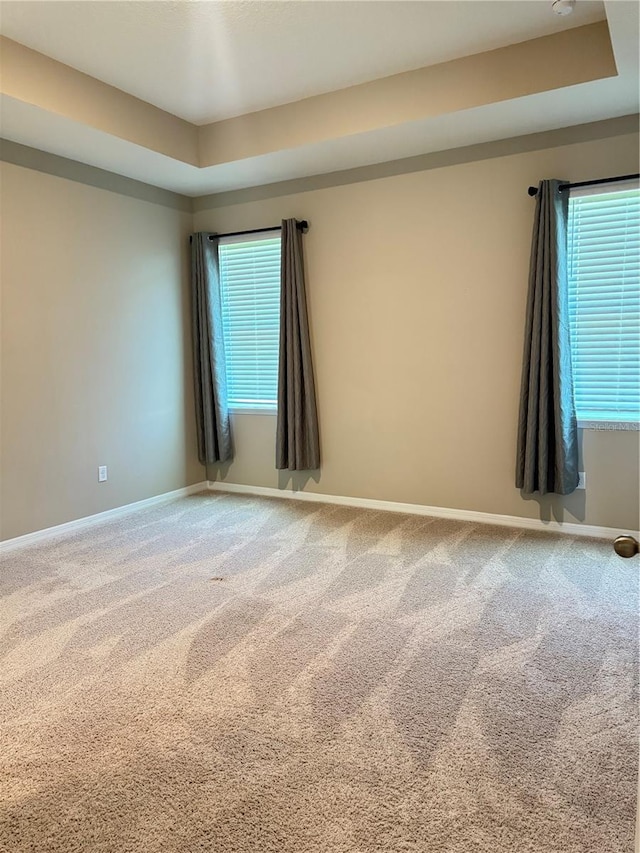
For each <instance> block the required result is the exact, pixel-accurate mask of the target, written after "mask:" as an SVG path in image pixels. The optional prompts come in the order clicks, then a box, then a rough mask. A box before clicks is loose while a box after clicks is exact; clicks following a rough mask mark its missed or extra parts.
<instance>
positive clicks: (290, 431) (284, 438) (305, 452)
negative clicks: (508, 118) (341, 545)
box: [276, 219, 320, 471]
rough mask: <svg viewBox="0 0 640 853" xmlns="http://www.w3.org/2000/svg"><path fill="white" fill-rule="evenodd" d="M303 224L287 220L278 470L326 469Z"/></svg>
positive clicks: (284, 238) (278, 423) (283, 226)
mask: <svg viewBox="0 0 640 853" xmlns="http://www.w3.org/2000/svg"><path fill="white" fill-rule="evenodd" d="M297 225H298V223H297V222H296V220H295V219H286V220H283V221H282V267H281V291H280V351H279V364H278V421H277V427H276V468H278V469H281V470H282V469H288V470H290V471H310V470H315V469H317V468H319V467H320V440H319V434H318V413H317V408H316V392H315V384H314V379H313V364H312V360H311V339H310V336H309V319H308V316H307V299H306V293H305V281H304V262H303V254H302V234H301V233H300V231H299V230H298V227H297Z"/></svg>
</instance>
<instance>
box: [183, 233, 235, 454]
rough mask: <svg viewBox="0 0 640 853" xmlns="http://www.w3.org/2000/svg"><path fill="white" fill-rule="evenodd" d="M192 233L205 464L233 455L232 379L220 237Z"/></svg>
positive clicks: (195, 347)
mask: <svg viewBox="0 0 640 853" xmlns="http://www.w3.org/2000/svg"><path fill="white" fill-rule="evenodd" d="M210 237H213V235H210V234H208V233H207V232H199V233H198V234H193V235H192V236H191V309H192V310H191V321H192V335H193V373H194V380H195V402H196V428H197V436H198V458H199V459H200V462H202V464H203V465H206V464H209V463H212V462H224V461H226V460H227V459H231V456H232V445H231V429H230V426H229V412H228V409H227V379H226V366H225V358H224V342H223V339H222V307H221V300H220V274H219V270H218V240H217V238H215V237H213V239H209V238H210Z"/></svg>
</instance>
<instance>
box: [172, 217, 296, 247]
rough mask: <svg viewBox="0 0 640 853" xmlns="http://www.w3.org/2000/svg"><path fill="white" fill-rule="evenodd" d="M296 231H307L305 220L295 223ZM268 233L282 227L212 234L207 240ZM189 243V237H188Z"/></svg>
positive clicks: (274, 226) (275, 226)
mask: <svg viewBox="0 0 640 853" xmlns="http://www.w3.org/2000/svg"><path fill="white" fill-rule="evenodd" d="M296 228H297V229H298V231H308V230H309V223H308V222H307V220H306V219H300V220H298V222H296ZM268 231H282V225H273V226H272V227H271V228H252V229H251V230H250V231H229V232H228V233H227V234H212V235H211V236H210V237H209V239H210V240H213V238H214V237H242V236H243V235H244V234H266V233H267V232H268ZM189 242H191V237H189Z"/></svg>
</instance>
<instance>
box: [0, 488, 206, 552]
mask: <svg viewBox="0 0 640 853" xmlns="http://www.w3.org/2000/svg"><path fill="white" fill-rule="evenodd" d="M208 486H209V484H208V482H207V481H206V480H205V481H204V482H202V483H194V484H193V485H191V486H185V487H184V488H183V489H174V490H173V491H172V492H165V493H164V494H162V495H155V496H154V497H152V498H145V499H144V500H142V501H136V502H135V503H132V504H125V506H118V507H115V509H108V510H105V511H104V512H98V513H96V514H95V515H87V516H85V517H84V518H78V519H76V520H75V521H67V522H66V523H65V524H57V525H56V526H55V527H47V528H45V529H44V530H36V531H35V532H34V533H26V534H25V535H24V536H16V537H15V538H14V539H5V540H3V541H0V554H3V553H6V552H7V551H13V550H15V549H16V548H23V547H25V546H26V545H35V544H36V543H38V542H45V541H46V540H47V539H53V538H54V537H58V536H63V535H64V534H66V533H72V532H75V531H77V530H82V529H83V528H85V527H92V526H93V525H94V524H103V523H104V522H105V521H112V520H113V519H114V518H120V516H122V515H129V514H130V513H132V512H139V510H141V509H146V508H147V507H150V506H154V505H155V504H162V503H168V502H169V501H174V500H176V499H177V498H183V497H185V496H186V495H193V494H196V493H197V492H204V491H206V490H207V488H208Z"/></svg>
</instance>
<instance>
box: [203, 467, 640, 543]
mask: <svg viewBox="0 0 640 853" xmlns="http://www.w3.org/2000/svg"><path fill="white" fill-rule="evenodd" d="M209 488H210V489H211V490H212V491H216V492H234V493H236V494H241V495H258V496H262V497H267V498H285V499H287V500H297V501H312V502H316V503H323V504H325V503H326V504H338V505H339V506H353V507H360V508H362V509H378V510H383V511H386V512H404V513H407V514H409V515H429V516H432V517H433V518H450V519H453V520H454V521H471V522H475V523H479V524H497V525H501V526H503V527H521V528H524V529H526V530H546V531H547V532H549V533H567V534H570V535H571V536H588V537H591V538H595V539H615V537H616V536H620V535H621V534H622V533H631V535H632V536H636V537H639V536H640V533H638V531H633V530H617V529H616V528H613V527H597V526H595V525H592V524H577V523H572V522H564V521H562V522H561V521H542V520H541V519H539V518H521V517H520V516H518V515H494V514H493V513H490V512H474V511H472V510H468V509H449V508H448V507H442V506H423V505H422V504H403V503H396V502H395V501H379V500H374V499H372V498H352V497H345V496H343V495H324V494H318V493H317V492H302V491H292V490H290V489H274V488H267V487H266V486H245V485H242V484H240V483H225V482H222V481H219V480H214V481H212V480H209Z"/></svg>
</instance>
